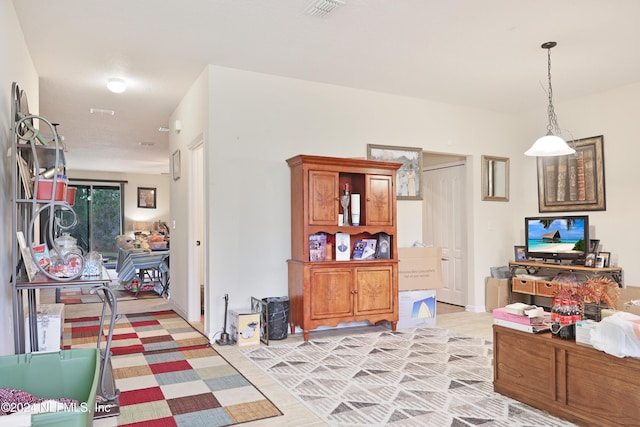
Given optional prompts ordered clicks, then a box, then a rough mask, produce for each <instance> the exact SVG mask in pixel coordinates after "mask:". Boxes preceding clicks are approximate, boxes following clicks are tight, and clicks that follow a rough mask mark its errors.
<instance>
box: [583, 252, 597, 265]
mask: <svg viewBox="0 0 640 427" xmlns="http://www.w3.org/2000/svg"><path fill="white" fill-rule="evenodd" d="M584 266H585V267H595V266H596V254H595V253H593V252H591V253H588V254H587V257H586V258H585V260H584Z"/></svg>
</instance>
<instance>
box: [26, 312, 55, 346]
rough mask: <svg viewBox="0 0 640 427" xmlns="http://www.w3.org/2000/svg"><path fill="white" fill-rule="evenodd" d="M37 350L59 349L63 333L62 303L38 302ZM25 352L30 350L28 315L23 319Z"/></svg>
mask: <svg viewBox="0 0 640 427" xmlns="http://www.w3.org/2000/svg"><path fill="white" fill-rule="evenodd" d="M37 318H38V351H47V352H48V351H60V350H61V348H62V347H61V342H62V336H63V334H64V304H38V307H37ZM25 352H26V353H30V352H31V340H30V339H29V316H26V319H25Z"/></svg>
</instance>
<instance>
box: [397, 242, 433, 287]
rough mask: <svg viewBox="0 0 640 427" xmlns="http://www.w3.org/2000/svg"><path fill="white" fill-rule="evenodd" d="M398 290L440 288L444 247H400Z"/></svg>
mask: <svg viewBox="0 0 640 427" xmlns="http://www.w3.org/2000/svg"><path fill="white" fill-rule="evenodd" d="M398 260H399V262H398V290H400V291H414V290H422V289H439V288H442V287H443V286H444V284H443V283H442V248H434V247H431V248H398Z"/></svg>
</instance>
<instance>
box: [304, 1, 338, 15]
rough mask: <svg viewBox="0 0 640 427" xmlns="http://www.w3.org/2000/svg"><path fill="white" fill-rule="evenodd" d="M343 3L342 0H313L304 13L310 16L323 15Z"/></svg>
mask: <svg viewBox="0 0 640 427" xmlns="http://www.w3.org/2000/svg"><path fill="white" fill-rule="evenodd" d="M343 4H344V1H343V0H314V1H313V3H311V4H310V5H309V6H308V7H307V9H306V10H305V13H307V14H308V15H312V16H319V17H323V16H326V15H328V14H329V13H330V12H331V11H332V10H333V9H335V8H336V7H338V6H342V5H343Z"/></svg>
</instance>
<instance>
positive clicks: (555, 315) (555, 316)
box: [551, 298, 560, 323]
mask: <svg viewBox="0 0 640 427" xmlns="http://www.w3.org/2000/svg"><path fill="white" fill-rule="evenodd" d="M551 321H552V322H554V323H560V298H556V299H554V300H553V306H551Z"/></svg>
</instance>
